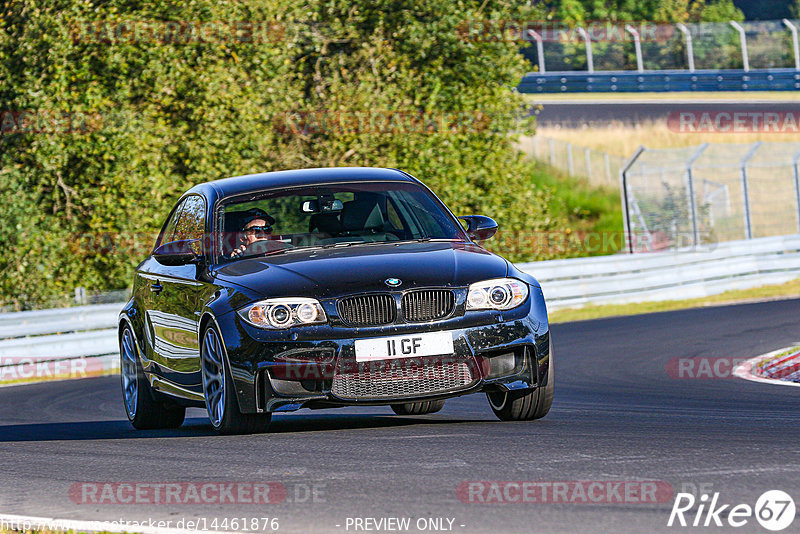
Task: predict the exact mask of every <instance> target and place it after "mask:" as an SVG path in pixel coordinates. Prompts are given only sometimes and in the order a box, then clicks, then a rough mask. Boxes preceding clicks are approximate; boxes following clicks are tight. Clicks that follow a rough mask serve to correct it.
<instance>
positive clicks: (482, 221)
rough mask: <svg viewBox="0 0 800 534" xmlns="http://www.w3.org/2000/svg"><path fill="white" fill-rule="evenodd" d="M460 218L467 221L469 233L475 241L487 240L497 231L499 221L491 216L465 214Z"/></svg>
mask: <svg viewBox="0 0 800 534" xmlns="http://www.w3.org/2000/svg"><path fill="white" fill-rule="evenodd" d="M459 219H461V220H462V221H464V222H466V223H467V235H468V236H469V237H470V239H473V240H474V241H486V240H487V239H489V238H491V237H492V236H493V235H494V234H496V233H497V228H498V226H497V223H496V222H495V221H494V219H491V218H489V217H485V216H483V215H464V216H463V217H459Z"/></svg>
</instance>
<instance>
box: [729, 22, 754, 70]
mask: <svg viewBox="0 0 800 534" xmlns="http://www.w3.org/2000/svg"><path fill="white" fill-rule="evenodd" d="M731 26H733V29H735V30H736V31H737V32H739V43H740V44H741V46H742V63H743V64H744V71H745V72H750V56H749V55H748V54H747V34H746V33H745V32H744V28H742V25H741V24H739V23H738V22H736V21H735V20H732V21H731Z"/></svg>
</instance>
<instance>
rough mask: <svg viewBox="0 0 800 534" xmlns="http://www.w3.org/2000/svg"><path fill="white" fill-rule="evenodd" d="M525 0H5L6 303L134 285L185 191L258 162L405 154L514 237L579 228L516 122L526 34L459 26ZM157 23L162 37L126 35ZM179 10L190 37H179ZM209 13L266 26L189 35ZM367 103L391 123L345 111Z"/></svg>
mask: <svg viewBox="0 0 800 534" xmlns="http://www.w3.org/2000/svg"><path fill="white" fill-rule="evenodd" d="M518 4H521V3H520V2H505V1H499V0H486V1H474V2H472V1H470V2H467V1H458V0H455V1H453V0H404V1H401V2H398V1H396V0H391V1H390V0H377V1H374V0H312V1H309V2H307V3H305V4H304V5H300V4H297V3H295V2H291V1H289V0H270V1H267V0H254V1H250V2H246V3H245V2H240V1H237V0H184V1H178V2H163V1H154V0H144V1H141V2H129V1H127V0H108V1H102V2H101V1H95V0H53V1H51V2H47V3H43V2H40V1H39V0H7V1H6V2H5V3H4V5H3V7H1V8H0V10H1V11H0V111H5V114H4V117H3V123H2V128H3V131H2V134H3V135H2V136H0V143H2V150H0V176H2V180H0V202H2V203H3V204H2V205H3V206H4V208H3V217H2V218H0V271H2V273H3V276H2V278H1V279H0V304H6V305H8V304H11V305H14V306H16V307H26V306H29V305H33V304H36V303H40V302H42V301H45V300H47V299H49V298H51V297H53V296H55V295H63V294H66V293H70V292H71V291H72V289H73V288H74V287H76V286H85V287H88V288H90V289H93V290H104V289H116V288H124V287H127V286H128V285H129V283H130V280H131V274H132V272H133V269H134V268H135V266H136V265H137V263H138V262H139V261H141V259H142V258H143V256H144V254H146V252H147V250H148V249H149V247H150V246H151V245H152V242H153V235H154V234H155V233H156V232H157V231H158V229H159V227H160V225H161V223H162V221H163V218H164V217H165V216H166V214H167V212H168V210H169V208H170V207H171V205H172V204H173V203H174V202H175V200H176V199H177V197H178V196H179V195H180V194H181V193H182V192H183V191H185V190H186V189H188V188H189V187H191V186H192V185H193V184H196V183H199V182H203V181H208V180H213V179H217V178H222V177H226V176H235V175H240V174H248V173H254V172H263V171H270V170H277V169H285V168H294V167H318V166H334V165H336V166H339V165H348V166H349V165H353V166H386V167H397V168H402V169H404V170H407V171H409V172H410V173H412V174H413V175H415V176H417V177H419V178H420V179H422V180H423V181H424V182H426V183H427V184H428V185H429V186H431V187H432V188H433V189H434V190H435V191H436V192H437V193H438V194H439V195H440V196H441V197H442V198H443V200H444V201H445V202H446V203H448V205H450V206H451V207H452V208H453V209H454V210H455V211H456V212H458V213H461V214H468V213H486V214H489V215H491V216H493V217H495V218H497V219H498V220H499V222H500V223H501V225H502V226H503V227H504V228H506V229H510V230H512V231H514V232H529V233H531V232H542V231H552V230H556V229H560V228H562V227H564V226H565V225H566V224H567V217H566V216H565V215H564V214H560V213H558V212H557V211H554V210H553V209H552V198H553V194H552V191H551V190H550V189H549V188H543V187H537V186H536V185H535V184H534V183H532V181H531V174H532V172H533V171H532V168H531V165H530V164H529V163H526V162H525V160H524V159H523V158H522V156H521V155H520V154H519V153H518V152H517V151H516V150H515V149H514V147H513V141H514V135H512V134H511V133H510V132H512V131H519V132H523V133H530V131H531V129H532V127H533V124H532V122H531V121H530V120H528V119H520V117H522V116H523V114H522V113H521V111H522V106H523V101H522V100H521V98H520V96H519V95H517V94H516V93H515V92H514V91H513V90H512V88H513V87H514V86H515V85H516V84H517V83H518V81H519V79H520V77H521V76H522V74H523V73H524V72H525V71H526V70H528V69H529V67H530V66H529V65H528V64H526V62H525V60H524V58H522V56H520V54H519V53H518V50H517V44H516V43H514V42H512V41H508V42H506V41H494V42H475V41H471V40H469V39H465V38H464V36H463V35H462V33H461V32H460V30H459V28H460V27H461V26H460V25H462V24H463V22H464V21H469V20H485V19H517V20H523V19H530V18H532V17H535V16H541V15H537V14H535V13H532V12H531V11H530V9H532V8H529V7H515V6H518ZM143 21H144V22H143ZM148 21H149V22H150V23H151V26H152V27H156V28H160V29H159V30H158V31H161V33H157V32H156V34H152V32H151V34H148V33H147V31H148V30H147V28H145V31H144V32H143V33H141V35H139V36H138V37H137V36H136V35H134V34H133V33H132V32H131V31H127V30H126V31H120V32H119V33H114V31H111V30H113V29H114V28H116V29H117V30H119V29H120V28H123V29H127V28H132V27H136V25H137V24H139V25H140V26H141V25H142V24H144V23H147V22H148ZM158 21H162V23H161V24H158V23H157V22H158ZM165 21H178V22H179V24H177V25H175V26H176V27H177V28H178V29H177V30H176V31H177V32H178V33H177V35H180V36H182V37H180V38H175V34H172V36H171V37H170V36H166V37H165V35H166V34H165V33H164V32H163V30H164V28H165V26H164V24H165V23H166V22H165ZM202 21H205V22H206V23H214V21H216V22H215V23H221V24H222V25H223V26H226V25H227V27H231V26H233V25H235V23H237V22H241V21H245V22H248V21H249V22H255V23H256V25H258V24H262V26H259V27H260V28H261V31H260V32H259V33H258V36H257V38H256V37H253V38H252V39H251V41H252V42H248V39H249V38H248V37H247V35H244V37H243V36H242V35H241V34H237V35H236V37H232V33H231V32H230V31H229V30H228V31H227V33H225V31H223V32H222V34H220V35H221V36H217V37H214V36H212V37H211V38H207V39H204V38H201V37H198V35H199V34H198V33H192V32H196V30H197V28H198V23H199V22H202ZM122 23H128V24H129V25H128V26H123V25H122ZM169 28H171V26H170V27H168V28H167V29H169ZM264 28H266V30H264ZM140 29H141V28H140ZM172 29H173V30H174V29H175V28H172ZM254 33H255V32H254ZM132 35H133V36H132ZM142 35H143V36H144V37H142ZM152 35H156V38H153V37H152ZM187 41H188V42H187ZM14 111H34V112H35V113H36V115H35V117H34V120H33V121H31V120H30V119H31V118H30V117H28V119H27V120H25V119H24V118H23V117H20V116H19V113H13V112H14ZM384 112H385V113H384ZM392 113H394V114H392ZM359 114H361V115H359ZM365 114H366V115H367V116H369V117H373V118H374V117H375V116H379V117H383V118H386V117H388V119H387V120H389V122H390V123H391V124H392V125H393V126H392V127H390V128H388V129H386V128H383V127H381V128H376V127H373V126H369V127H366V128H364V127H360V126H359V127H355V128H353V127H351V126H347V124H352V122H353V118H354V117H358V116H363V115H365ZM298 117H299V119H298ZM309 117H315V118H319V117H324V118H325V125H324V127H319V125H318V124H316V125H310V124H309ZM454 118H455V119H454ZM54 119H60V120H61V122H60V123H59V124H55V125H54V124H53V120H54ZM67 119H69V120H71V122H67ZM370 120H372V119H370ZM398 120H400V121H403V120H406V121H408V120H410V121H411V122H412V125H411V127H410V128H409V127H408V126H405V127H404V126H402V124H401V126H400V127H398V126H397V125H396V122H397V121H398ZM348 121H349V122H348ZM437 121H438V122H437ZM384 122H385V121H384ZM31 123H33V125H31ZM382 124H383V123H382ZM420 124H422V125H423V126H420ZM495 246H497V247H499V250H498V251H499V252H507V253H510V254H511V256H512V259H515V260H521V259H533V258H537V257H541V256H542V254H539V253H538V252H537V250H536V247H535V244H533V243H523V244H522V245H519V244H517V245H514V246H513V247H511V246H509V247H505V248H504V247H503V245H502V243H498V244H496V245H495Z"/></svg>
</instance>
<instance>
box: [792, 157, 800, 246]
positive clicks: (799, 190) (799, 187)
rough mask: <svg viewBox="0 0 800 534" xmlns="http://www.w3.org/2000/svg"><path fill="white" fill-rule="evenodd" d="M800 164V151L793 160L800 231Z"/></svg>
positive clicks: (799, 230) (799, 228)
mask: <svg viewBox="0 0 800 534" xmlns="http://www.w3.org/2000/svg"><path fill="white" fill-rule="evenodd" d="M798 165H800V152H798V153H797V154H795V156H794V161H793V162H792V168H793V170H794V199H795V202H796V203H797V228H798V232H800V169H798Z"/></svg>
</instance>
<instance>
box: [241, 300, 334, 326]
mask: <svg viewBox="0 0 800 534" xmlns="http://www.w3.org/2000/svg"><path fill="white" fill-rule="evenodd" d="M239 315H240V316H241V317H242V319H244V320H245V321H247V322H248V323H250V324H252V325H253V326H257V327H259V328H271V329H272V328H289V327H291V326H297V325H308V324H319V323H326V322H328V317H327V316H326V315H325V310H323V309H322V305H321V304H320V303H319V302H318V301H316V300H315V299H309V298H302V297H297V298H294V297H292V298H280V299H267V300H261V301H258V302H256V303H255V304H250V305H249V306H245V307H244V308H242V309H240V310H239Z"/></svg>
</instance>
